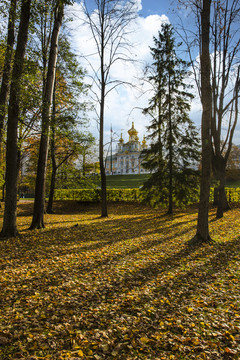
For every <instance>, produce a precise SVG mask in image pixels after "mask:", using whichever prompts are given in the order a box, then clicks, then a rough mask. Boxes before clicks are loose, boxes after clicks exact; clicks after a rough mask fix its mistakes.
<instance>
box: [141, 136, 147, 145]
mask: <svg viewBox="0 0 240 360" xmlns="http://www.w3.org/2000/svg"><path fill="white" fill-rule="evenodd" d="M146 145H147V142H146V139H145V135H144V136H143V141H142V147H143V148H145V147H146Z"/></svg>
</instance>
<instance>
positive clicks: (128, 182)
mask: <svg viewBox="0 0 240 360" xmlns="http://www.w3.org/2000/svg"><path fill="white" fill-rule="evenodd" d="M148 177H149V175H147V174H139V175H108V176H107V187H108V188H116V189H118V188H125V189H136V188H139V187H140V186H142V185H143V183H144V181H146V180H147V179H148Z"/></svg>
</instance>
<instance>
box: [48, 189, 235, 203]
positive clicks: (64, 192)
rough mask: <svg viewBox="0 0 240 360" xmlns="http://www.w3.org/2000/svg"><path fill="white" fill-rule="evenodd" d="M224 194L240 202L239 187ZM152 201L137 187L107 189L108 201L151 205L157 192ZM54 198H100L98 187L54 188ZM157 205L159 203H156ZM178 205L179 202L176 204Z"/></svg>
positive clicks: (81, 199)
mask: <svg viewBox="0 0 240 360" xmlns="http://www.w3.org/2000/svg"><path fill="white" fill-rule="evenodd" d="M225 190H226V196H227V200H228V202H230V203H231V202H240V188H226V189H225ZM151 195H152V201H150V199H149V194H148V193H145V192H144V191H141V190H139V189H107V200H108V201H114V202H117V201H126V202H146V203H148V204H150V205H151V206H156V204H155V202H156V198H155V197H156V196H157V193H156V194H154V193H152V194H151ZM213 195H214V188H211V189H210V202H213V199H214V196H213ZM54 199H55V200H78V201H83V202H99V201H100V200H101V190H100V189H56V190H55V196H54ZM191 200H192V201H190V200H189V202H188V204H191V203H192V202H193V200H194V202H195V201H196V202H197V201H198V199H196V198H194V199H191ZM158 205H159V203H158ZM178 206H179V204H178Z"/></svg>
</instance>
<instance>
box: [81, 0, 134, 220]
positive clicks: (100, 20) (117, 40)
mask: <svg viewBox="0 0 240 360" xmlns="http://www.w3.org/2000/svg"><path fill="white" fill-rule="evenodd" d="M81 4H82V9H83V12H84V14H85V17H86V22H87V23H88V25H89V28H90V31H91V34H92V36H93V39H94V41H95V45H96V49H97V55H98V58H99V66H98V67H97V68H92V70H93V72H94V75H93V82H94V85H96V87H94V95H95V96H96V100H97V102H98V104H99V109H98V110H97V116H98V121H99V160H100V172H101V190H102V196H101V198H102V217H106V216H108V211H107V196H106V173H105V166H104V114H105V104H106V98H107V95H108V94H109V92H111V91H112V90H113V89H115V88H116V87H117V86H119V85H121V84H122V82H121V81H120V80H119V79H112V78H111V68H112V66H113V65H114V64H116V63H117V62H118V61H120V60H121V61H127V60H129V59H130V58H129V56H128V51H129V42H128V40H127V36H126V35H127V32H128V26H129V24H130V23H131V21H132V20H133V19H134V18H135V16H136V4H135V2H134V1H131V0H125V1H121V0H95V1H94V10H93V11H92V10H91V9H92V6H91V7H90V6H89V4H88V2H87V1H85V0H84V1H83V2H82V3H81ZM127 48H128V49H127ZM89 61H90V60H89ZM95 90H96V91H95Z"/></svg>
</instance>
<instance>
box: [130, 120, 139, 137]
mask: <svg viewBox="0 0 240 360" xmlns="http://www.w3.org/2000/svg"><path fill="white" fill-rule="evenodd" d="M128 134H129V136H137V134H138V132H137V130H136V129H135V128H134V122H132V127H131V129H130V130H128Z"/></svg>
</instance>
